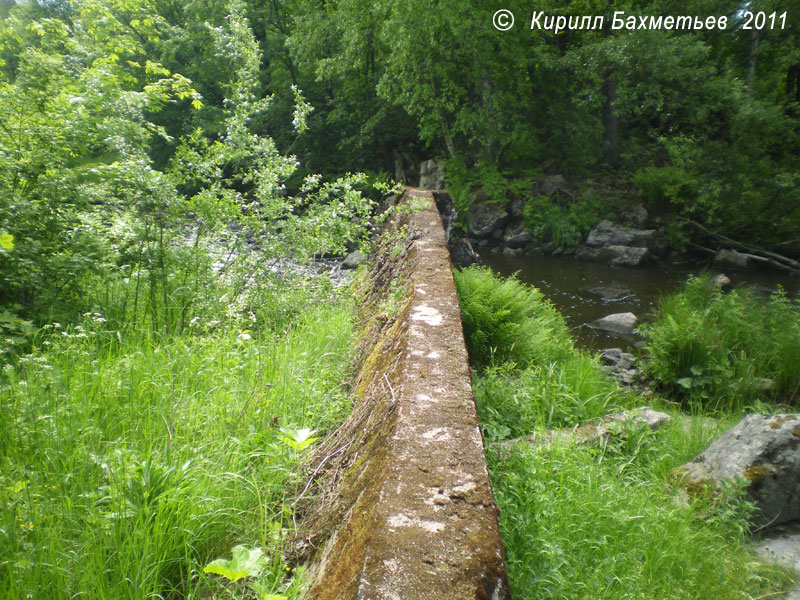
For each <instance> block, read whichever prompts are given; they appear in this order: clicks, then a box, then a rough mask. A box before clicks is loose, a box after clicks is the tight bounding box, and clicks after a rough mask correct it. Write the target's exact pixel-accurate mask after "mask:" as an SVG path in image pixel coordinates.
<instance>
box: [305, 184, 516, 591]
mask: <svg viewBox="0 0 800 600" xmlns="http://www.w3.org/2000/svg"><path fill="white" fill-rule="evenodd" d="M396 208H397V210H396V211H395V214H394V216H393V218H392V222H391V223H390V225H389V226H388V227H387V229H386V231H385V232H384V234H383V236H382V243H381V247H380V249H379V251H378V252H377V253H376V256H375V258H374V259H373V261H372V263H371V270H370V278H369V282H368V286H369V291H368V293H366V294H365V297H364V304H365V307H366V308H365V310H364V314H365V315H366V314H368V315H370V321H369V323H368V324H367V326H366V329H365V333H364V334H363V337H362V340H363V348H364V352H363V359H361V368H360V372H359V376H358V379H357V381H356V386H355V389H356V393H357V400H356V404H355V406H354V409H353V413H352V415H351V416H350V418H349V419H348V420H347V421H346V422H345V423H344V424H343V425H342V427H340V428H339V429H338V430H337V431H336V432H335V433H334V434H333V435H331V436H330V437H329V438H328V439H326V441H325V442H324V443H323V444H321V445H320V447H319V448H318V449H317V450H316V452H315V453H314V455H313V456H312V458H311V462H310V472H311V473H312V474H313V476H315V477H318V478H319V479H318V480H317V481H315V485H316V486H317V487H316V488H315V500H314V503H313V504H312V505H310V506H307V507H304V510H305V520H304V521H303V523H301V528H300V529H301V533H300V535H299V537H298V539H297V540H296V541H295V544H294V545H295V548H296V551H297V555H298V556H303V555H305V558H307V559H309V560H310V565H311V567H310V569H309V574H310V577H311V578H312V579H313V584H312V587H311V588H310V590H309V591H308V593H307V595H306V597H308V598H314V599H316V600H328V599H330V600H333V599H336V600H350V599H356V598H358V599H370V600H372V599H391V600H415V599H420V600H422V599H425V600H430V599H431V598H436V599H437V600H456V599H459V600H461V599H463V600H472V599H481V600H483V599H486V600H501V599H506V598H510V593H509V591H508V583H507V579H506V572H505V564H504V549H503V543H502V541H501V539H500V535H499V532H498V527H497V506H496V504H495V502H494V497H493V496H492V491H491V488H490V485H489V476H488V472H487V468H486V463H485V458H484V451H483V441H482V439H481V434H480V430H479V428H478V420H477V415H476V412H475V402H474V398H473V394H472V387H471V380H470V369H469V365H468V362H467V352H466V348H465V344H464V338H463V333H462V329H461V316H460V312H459V308H458V300H457V296H456V291H455V284H454V282H453V276H452V267H451V263H450V256H449V254H448V250H447V240H446V238H445V234H444V230H443V227H442V222H441V219H440V217H439V213H438V211H437V210H436V207H435V204H434V197H433V194H432V193H431V192H425V191H421V190H414V189H407V190H406V191H405V192H404V194H403V196H402V197H401V199H400V201H399V202H398V206H397V207H396ZM326 472H327V473H326Z"/></svg>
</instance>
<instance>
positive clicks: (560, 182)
mask: <svg viewBox="0 0 800 600" xmlns="http://www.w3.org/2000/svg"><path fill="white" fill-rule="evenodd" d="M540 189H541V192H542V194H543V195H545V196H549V195H550V194H552V193H553V192H557V191H559V190H562V191H567V180H566V179H564V176H563V175H551V176H550V177H545V178H544V181H542V184H541V186H540Z"/></svg>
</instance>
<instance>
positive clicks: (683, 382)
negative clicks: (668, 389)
mask: <svg viewBox="0 0 800 600" xmlns="http://www.w3.org/2000/svg"><path fill="white" fill-rule="evenodd" d="M675 383H677V384H678V385H679V386H681V387H683V388H686V389H687V390H690V389H692V378H691V377H681V378H680V379H678V380H677V381H676V382H675Z"/></svg>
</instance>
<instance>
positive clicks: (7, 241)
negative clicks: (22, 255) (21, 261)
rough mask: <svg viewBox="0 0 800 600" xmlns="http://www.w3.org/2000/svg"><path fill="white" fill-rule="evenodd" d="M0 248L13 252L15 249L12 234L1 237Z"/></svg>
mask: <svg viewBox="0 0 800 600" xmlns="http://www.w3.org/2000/svg"><path fill="white" fill-rule="evenodd" d="M0 248H3V249H4V250H13V249H14V236H13V235H11V234H10V233H4V234H3V235H0Z"/></svg>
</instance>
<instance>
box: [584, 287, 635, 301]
mask: <svg viewBox="0 0 800 600" xmlns="http://www.w3.org/2000/svg"><path fill="white" fill-rule="evenodd" d="M584 292H585V293H586V294H588V295H589V296H593V297H595V298H599V299H600V300H601V301H603V302H623V301H625V300H633V299H634V298H636V294H634V293H633V291H632V290H629V289H627V288H622V287H613V286H610V287H603V286H598V287H592V288H588V289H586V290H584Z"/></svg>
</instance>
